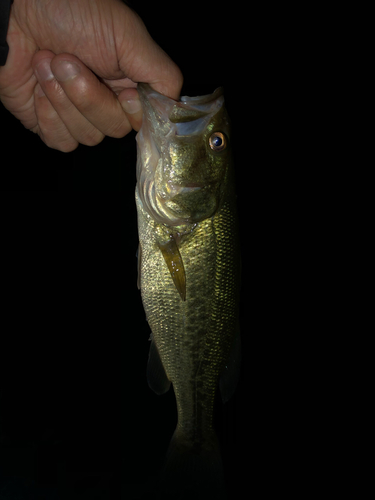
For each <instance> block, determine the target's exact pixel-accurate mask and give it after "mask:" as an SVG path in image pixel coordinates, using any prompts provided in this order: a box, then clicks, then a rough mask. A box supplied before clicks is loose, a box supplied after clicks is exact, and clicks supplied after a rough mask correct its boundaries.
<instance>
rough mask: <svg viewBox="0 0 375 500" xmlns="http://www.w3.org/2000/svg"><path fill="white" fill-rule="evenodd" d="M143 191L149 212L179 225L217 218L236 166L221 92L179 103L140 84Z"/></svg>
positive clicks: (139, 178)
mask: <svg viewBox="0 0 375 500" xmlns="http://www.w3.org/2000/svg"><path fill="white" fill-rule="evenodd" d="M138 91H139V95H140V99H141V102H142V107H143V122H142V127H141V129H140V131H139V132H138V134H137V145H138V156H137V185H138V186H137V189H138V195H139V198H140V200H141V202H142V204H143V206H144V207H145V209H146V211H147V212H148V213H149V214H150V215H151V216H152V217H153V218H154V219H155V220H156V221H158V222H161V223H164V224H167V225H172V226H177V225H180V224H186V223H188V224H189V223H196V222H199V221H201V220H204V219H206V218H208V217H211V216H212V215H214V214H215V212H216V211H217V210H218V208H219V206H220V203H221V201H222V199H223V196H224V192H225V185H226V182H225V180H226V176H227V172H228V168H229V165H230V162H231V151H230V123H229V118H228V115H227V112H226V110H225V106H224V96H223V91H222V89H221V88H219V89H217V90H216V91H215V92H214V93H213V94H210V95H207V96H201V97H181V99H180V101H175V100H173V99H170V98H168V97H166V96H164V95H162V94H159V93H158V92H156V91H155V90H153V89H152V88H151V87H150V86H149V85H147V84H139V85H138Z"/></svg>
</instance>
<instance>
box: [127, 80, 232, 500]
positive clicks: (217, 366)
mask: <svg viewBox="0 0 375 500" xmlns="http://www.w3.org/2000/svg"><path fill="white" fill-rule="evenodd" d="M138 91H139V95H140V99H141V102H142V106H143V123H142V127H141V129H140V131H139V133H138V134H137V149H138V156H137V186H136V205H137V213H138V232H139V251H138V265H139V268H138V271H139V275H138V277H139V287H140V289H141V294H142V301H143V305H144V309H145V312H146V317H147V321H148V323H149V326H150V328H151V331H152V342H151V346H150V355H149V361H148V383H149V385H150V387H151V388H152V389H153V390H154V391H155V392H156V393H157V394H163V393H165V392H166V391H167V390H168V389H169V387H170V385H171V384H172V386H173V390H174V393H175V396H176V402H177V414H178V423H177V428H176V431H175V433H174V435H173V438H172V441H171V445H170V449H169V453H168V457H167V464H166V468H165V470H166V471H168V470H170V471H173V472H170V474H169V478H170V479H169V480H168V481H169V482H170V483H173V486H171V485H170V491H171V493H173V488H175V487H177V485H180V486H181V481H182V480H183V477H182V476H183V475H182V473H179V471H178V470H177V468H178V467H179V468H180V470H184V473H183V474H186V475H187V476H190V477H186V483H185V486H184V487H185V489H186V488H187V487H188V485H189V486H190V488H191V490H192V491H191V493H194V494H196V491H195V490H199V491H200V492H201V493H202V492H203V491H206V493H208V492H209V494H211V495H214V496H210V498H219V491H218V492H217V493H215V492H214V491H213V490H212V487H215V488H217V490H219V489H220V491H221V489H222V487H221V482H220V479H219V475H220V474H221V462H220V454H219V448H218V443H217V438H216V435H215V432H214V427H213V412H214V402H215V395H216V393H217V389H218V387H219V385H220V389H221V394H222V398H223V400H224V401H226V400H228V399H229V397H230V396H231V395H232V393H233V392H234V388H235V385H236V381H237V378H238V373H239V359H240V351H239V349H240V346H239V328H238V302H239V283H240V269H239V266H240V255H239V242H238V227H237V214H236V195H235V186H234V169H233V161H232V154H231V140H230V122H229V117H228V115H227V112H226V109H225V106H224V97H223V91H222V89H217V90H216V91H215V92H214V93H213V94H212V95H207V96H202V97H181V99H180V101H174V100H172V99H169V98H168V97H166V96H163V95H161V94H159V93H157V92H156V91H154V90H153V89H152V88H151V87H149V86H148V85H146V84H139V85H138ZM188 463H189V466H187V465H186V464H188ZM188 469H190V472H189V471H188ZM198 470H199V471H200V472H199V473H198V472H197V471H198ZM167 476H168V474H167ZM171 478H174V480H173V479H171ZM168 481H165V483H167V482H168ZM219 484H220V487H219V486H218V485H219ZM206 493H205V494H206ZM220 494H221V493H220ZM175 498H180V497H179V496H178V495H176V496H175ZM190 498H191V497H190ZM220 498H221V496H220Z"/></svg>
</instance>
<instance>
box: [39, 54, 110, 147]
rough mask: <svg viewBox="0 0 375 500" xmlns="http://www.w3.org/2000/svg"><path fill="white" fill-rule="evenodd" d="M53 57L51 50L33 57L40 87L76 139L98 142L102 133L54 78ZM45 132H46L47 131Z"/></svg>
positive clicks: (90, 142)
mask: <svg viewBox="0 0 375 500" xmlns="http://www.w3.org/2000/svg"><path fill="white" fill-rule="evenodd" d="M54 57H55V54H54V53H53V52H51V51H48V50H43V51H40V52H38V53H37V54H36V55H35V56H34V58H33V67H34V71H35V74H36V77H37V79H38V81H39V84H40V86H41V88H42V89H43V91H44V93H45V94H46V96H47V98H48V100H49V101H50V103H51V105H52V107H53V108H54V110H55V111H56V115H57V116H58V117H59V118H60V120H61V122H62V123H63V124H64V125H65V127H66V129H67V130H69V132H70V134H71V136H72V137H73V138H74V139H75V140H76V141H78V142H80V143H81V144H85V145H87V146H94V145H96V144H99V142H101V141H102V140H103V138H104V134H103V133H102V132H101V131H100V130H98V129H97V128H96V127H95V125H93V124H92V123H91V122H90V121H89V120H88V119H87V118H86V117H84V116H83V115H82V114H81V113H80V111H79V110H78V109H77V108H76V106H75V105H74V104H73V103H72V102H71V100H70V99H69V97H68V96H67V95H66V93H65V91H64V89H63V88H62V86H61V85H60V83H59V82H58V81H57V80H56V78H55V76H54V74H53V72H52V69H51V63H52V60H53V59H54ZM56 120H57V117H56ZM46 133H47V134H48V131H46ZM50 134H52V131H51V132H50ZM46 139H47V140H48V141H49V142H51V141H54V139H53V137H52V136H51V137H50V138H48V137H46Z"/></svg>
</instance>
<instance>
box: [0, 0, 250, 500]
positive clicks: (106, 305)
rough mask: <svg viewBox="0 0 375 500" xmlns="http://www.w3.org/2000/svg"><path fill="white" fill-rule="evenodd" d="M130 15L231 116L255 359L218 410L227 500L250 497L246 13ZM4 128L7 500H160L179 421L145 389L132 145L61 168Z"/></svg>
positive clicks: (10, 126) (194, 90) (0, 346)
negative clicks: (158, 488)
mask: <svg viewBox="0 0 375 500" xmlns="http://www.w3.org/2000/svg"><path fill="white" fill-rule="evenodd" d="M146 4H147V7H146ZM133 6H134V8H135V9H136V10H137V12H138V13H139V14H140V15H141V17H142V18H143V19H144V21H145V24H146V26H147V27H148V29H149V31H150V33H151V35H152V36H153V37H154V39H155V40H156V41H157V43H159V44H160V45H161V46H162V47H163V48H164V50H165V51H166V52H167V53H168V54H169V55H170V56H171V57H172V58H173V59H174V61H175V62H176V63H177V64H178V65H179V66H180V68H181V69H182V71H183V74H184V78H185V83H184V87H183V90H182V94H184V95H203V94H205V93H212V92H213V91H214V90H215V88H217V87H218V86H223V87H224V91H225V97H226V105H227V109H228V112H229V114H230V116H231V118H232V123H233V133H232V135H233V140H232V143H233V149H234V157H235V166H236V175H237V186H238V187H237V192H238V205H239V209H240V217H241V220H240V222H241V227H242V228H243V229H244V230H243V231H242V253H243V256H242V257H243V258H242V262H243V276H244V278H243V287H242V299H241V301H242V303H241V328H242V342H243V359H244V361H243V369H242V374H241V379H240V383H239V387H238V390H237V392H236V395H235V396H234V397H233V399H232V400H231V401H230V402H229V403H228V404H227V405H225V406H224V407H222V405H218V408H217V416H216V425H217V431H218V434H219V437H220V440H221V446H222V449H223V460H224V464H225V468H226V475H227V484H228V490H229V491H230V492H231V496H230V498H239V497H240V493H239V492H240V491H241V488H242V487H243V484H244V480H245V479H246V477H247V475H248V473H249V472H248V467H249V463H250V458H249V457H250V442H249V441H248V440H247V430H246V429H247V428H248V423H249V421H250V415H251V413H252V411H253V410H252V409H251V399H252V397H253V396H252V391H251V388H250V386H249V385H248V383H247V382H246V383H245V379H246V376H248V375H249V373H250V370H249V368H248V366H249V365H250V364H251V362H250V354H249V334H250V332H249V308H250V292H249V289H248V280H247V277H246V276H247V274H246V273H247V269H248V265H249V262H248V259H246V255H247V253H248V250H249V248H248V247H246V246H245V240H247V239H248V238H249V236H250V237H251V231H252V230H251V228H250V222H249V220H250V218H249V215H250V211H251V204H250V203H249V196H250V191H249V189H248V188H249V186H248V181H247V180H246V177H247V179H248V173H249V169H250V159H249V158H250V154H251V153H250V148H251V133H250V126H249V125H248V123H249V119H247V120H244V117H249V115H250V103H251V99H250V97H249V96H248V95H246V94H245V95H244V93H243V87H244V86H246V85H249V80H250V76H249V73H248V70H249V68H247V65H248V61H249V57H248V51H249V47H248V46H246V45H243V43H241V41H242V39H241V38H240V33H238V36H233V26H234V23H235V20H236V19H237V18H238V16H239V15H240V13H239V12H237V10H236V3H233V5H232V7H231V8H230V9H228V10H226V11H225V12H223V11H222V8H221V7H220V6H219V4H218V5H217V6H215V5H212V4H211V3H209V5H207V7H206V8H202V5H201V2H197V1H193V2H189V8H188V9H187V7H186V6H182V5H179V4H178V3H177V4H173V8H172V7H171V8H169V7H168V3H167V4H164V3H163V4H162V5H161V4H160V3H156V2H152V3H150V2H133ZM244 70H245V71H244ZM0 123H1V127H2V133H1V138H0V140H1V150H2V156H1V159H0V162H1V168H0V189H1V243H0V244H1V249H2V266H1V316H2V319H1V333H0V363H1V365H0V366H1V371H0V376H1V379H0V391H1V392H0V394H1V399H0V405H1V407H0V419H1V421H0V422H1V427H0V429H1V437H0V471H2V475H3V477H2V482H1V481H0V488H3V489H2V490H1V489H0V498H1V500H2V497H1V495H3V497H4V498H6V499H7V500H8V498H13V497H12V495H13V496H14V498H20V499H23V498H25V499H26V498H35V499H39V500H42V499H46V500H50V499H55V498H56V499H58V498H62V499H65V498H71V499H75V498H77V499H81V498H91V499H95V498H101V499H102V498H103V499H104V498H105V499H107V498H117V499H118V498H129V499H130V500H133V499H134V500H136V499H142V498H146V497H150V496H151V495H152V494H153V491H154V483H155V478H156V469H157V466H158V465H159V464H160V462H161V460H162V459H163V456H164V453H165V451H166V449H167V446H168V443H169V439H170V437H171V435H172V433H173V431H174V428H175V424H176V408H175V401H174V396H173V393H172V391H170V393H168V394H167V395H164V396H160V397H158V396H156V395H155V394H154V393H153V392H152V391H151V390H150V389H149V388H148V386H147V381H146V364H147V356H148V348H149V342H148V337H149V333H150V332H149V328H148V325H147V323H146V320H145V314H144V312H143V307H142V303H141V298H140V293H139V291H138V290H137V287H136V279H137V277H136V257H135V254H136V250H137V245H138V242H137V224H136V208H135V202H134V187H135V182H136V179H135V162H136V148H135V133H131V134H129V135H128V136H127V137H125V138H123V139H111V138H106V139H105V140H104V141H103V142H102V143H101V144H100V145H98V146H95V147H93V148H90V147H85V146H82V145H80V146H79V147H78V149H77V150H76V151H74V152H72V153H68V154H64V153H61V152H58V151H54V150H51V149H49V148H47V146H45V145H44V144H43V143H42V141H41V140H40V139H39V137H37V136H36V135H34V134H33V133H31V132H29V131H27V130H25V129H24V128H23V126H22V125H21V124H20V123H19V122H18V121H17V120H16V119H15V118H14V117H13V116H12V115H10V113H8V112H7V111H6V110H5V109H4V108H3V107H2V105H0ZM245 254H246V255H245ZM245 309H246V315H245ZM249 403H250V407H249V406H247V405H248V404H249ZM0 478H1V475H0ZM120 491H121V493H120ZM237 492H238V493H237ZM16 495H18V497H17V496H16ZM32 495H34V496H32Z"/></svg>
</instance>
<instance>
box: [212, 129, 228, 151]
mask: <svg viewBox="0 0 375 500" xmlns="http://www.w3.org/2000/svg"><path fill="white" fill-rule="evenodd" d="M208 143H209V145H210V148H211V149H212V150H213V151H223V149H225V148H226V147H227V140H226V137H225V135H224V134H222V133H221V132H214V133H213V134H212V135H211V137H210V139H209V141H208Z"/></svg>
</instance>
